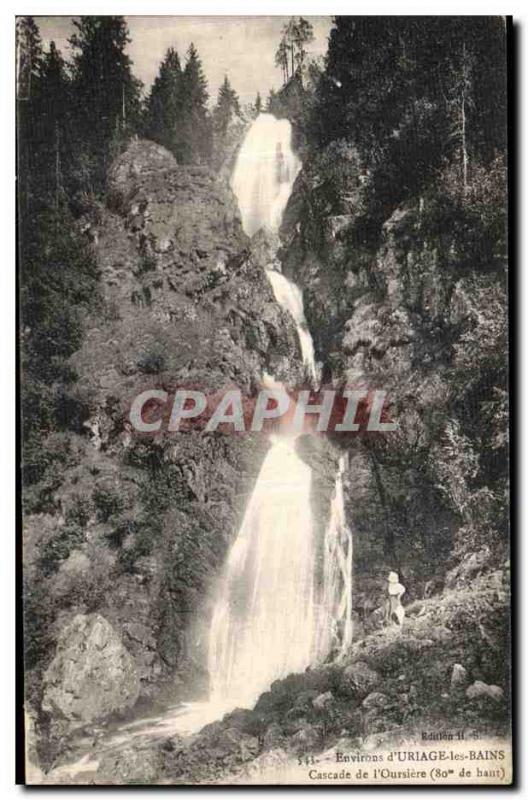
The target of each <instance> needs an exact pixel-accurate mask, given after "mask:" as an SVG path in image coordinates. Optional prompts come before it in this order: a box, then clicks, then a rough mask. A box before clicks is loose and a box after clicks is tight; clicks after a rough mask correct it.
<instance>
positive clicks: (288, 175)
mask: <svg viewBox="0 0 528 800" xmlns="http://www.w3.org/2000/svg"><path fill="white" fill-rule="evenodd" d="M300 168H301V162H300V161H299V159H298V158H297V156H296V155H295V153H294V152H293V150H292V146H291V124H290V123H289V122H288V120H286V119H275V117H274V116H273V115H272V114H259V116H258V117H257V118H256V120H255V121H254V123H253V124H252V126H251V128H250V129H249V131H248V133H247V134H246V138H245V139H244V141H243V143H242V146H241V148H240V151H239V153H238V157H237V160H236V164H235V169H234V171H233V177H232V179H231V188H232V189H233V192H234V194H235V196H236V198H237V200H238V207H239V208H240V214H241V217H242V226H243V228H244V230H245V232H246V233H247V235H248V236H253V234H255V233H256V232H257V231H258V230H260V229H261V228H267V229H268V230H270V231H278V229H279V226H280V224H281V221H282V215H283V212H284V209H285V208H286V204H287V202H288V199H289V197H290V194H291V190H292V188H293V184H294V181H295V178H296V177H297V174H298V172H299V170H300Z"/></svg>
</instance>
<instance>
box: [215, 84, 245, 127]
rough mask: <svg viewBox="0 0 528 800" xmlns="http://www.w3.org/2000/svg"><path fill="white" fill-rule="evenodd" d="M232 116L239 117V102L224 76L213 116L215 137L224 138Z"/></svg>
mask: <svg viewBox="0 0 528 800" xmlns="http://www.w3.org/2000/svg"><path fill="white" fill-rule="evenodd" d="M234 116H240V102H239V100H238V96H237V93H236V92H235V90H234V89H233V88H232V87H231V84H230V83H229V79H228V77H227V75H226V76H225V78H224V82H223V84H222V85H221V87H220V89H219V91H218V100H217V103H216V107H215V110H214V114H213V119H214V130H215V135H217V136H220V137H222V136H225V134H226V131H227V129H228V127H229V123H230V122H231V120H232V119H233V117H234Z"/></svg>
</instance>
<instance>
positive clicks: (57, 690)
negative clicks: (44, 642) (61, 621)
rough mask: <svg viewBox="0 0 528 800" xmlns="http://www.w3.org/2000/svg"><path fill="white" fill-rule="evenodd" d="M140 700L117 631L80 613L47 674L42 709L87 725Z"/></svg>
mask: <svg viewBox="0 0 528 800" xmlns="http://www.w3.org/2000/svg"><path fill="white" fill-rule="evenodd" d="M138 695H139V678H138V675H137V670H136V666H135V663H134V659H133V658H132V656H131V655H130V654H129V652H128V651H127V650H126V648H125V647H124V645H123V643H122V641H121V639H120V637H119V635H118V633H117V632H116V630H115V629H114V628H113V627H112V625H111V624H110V623H109V622H108V621H107V620H106V619H105V618H104V617H102V616H101V615H100V614H88V615H86V614H77V616H75V617H74V618H73V620H72V621H71V622H70V623H69V624H68V625H66V627H64V628H63V630H62V631H61V633H60V635H59V638H58V642H57V650H56V654H55V657H54V659H53V660H52V662H51V664H50V665H49V667H48V669H47V670H46V673H45V675H44V698H43V702H42V708H43V710H44V711H50V712H52V713H53V714H56V713H57V712H58V713H59V714H60V715H62V716H63V717H65V718H66V719H69V720H71V721H76V722H79V723H86V722H92V721H94V720H97V719H100V718H101V717H104V716H106V715H108V714H110V713H112V712H113V711H123V710H124V709H126V708H130V707H131V706H133V705H134V703H135V702H136V700H137V698H138Z"/></svg>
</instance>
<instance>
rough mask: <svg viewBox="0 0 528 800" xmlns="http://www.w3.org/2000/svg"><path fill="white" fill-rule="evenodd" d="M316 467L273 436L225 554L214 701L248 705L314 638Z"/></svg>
mask: <svg viewBox="0 0 528 800" xmlns="http://www.w3.org/2000/svg"><path fill="white" fill-rule="evenodd" d="M311 477H312V476H311V469H310V467H308V466H307V465H306V464H305V463H304V462H303V461H302V460H301V459H300V458H299V456H298V455H297V453H296V452H295V439H293V438H287V437H282V438H276V437H275V438H273V439H272V445H271V447H270V449H269V451H268V453H267V455H266V458H265V459H264V462H263V464H262V468H261V470H260V473H259V476H258V478H257V482H256V485H255V489H254V491H253V494H252V495H251V498H250V501H249V504H248V506H247V509H246V513H245V515H244V519H243V522H242V525H241V528H240V531H239V533H238V536H237V538H236V541H235V543H234V545H233V547H232V548H231V552H230V553H229V557H228V560H227V564H226V568H225V571H224V576H223V579H222V586H221V590H220V595H219V600H218V602H217V605H216V608H215V611H214V615H213V621H212V626H211V635H210V651H209V672H210V676H211V700H212V702H213V703H214V704H215V705H218V706H220V705H222V704H225V705H226V706H227V707H230V708H233V707H235V706H242V707H245V708H248V707H250V706H252V705H253V704H254V703H255V701H256V700H257V698H258V696H259V694H261V693H262V692H263V691H265V690H266V689H268V688H269V686H270V684H271V683H272V681H274V680H275V679H276V678H279V677H282V676H285V675H288V674H289V673H291V672H302V671H304V670H305V669H306V667H307V666H309V664H310V663H311V662H312V658H313V655H314V653H313V647H314V643H315V639H316V637H315V623H316V613H315V604H314V595H315V587H314V542H313V523H312V514H311V509H310V488H311Z"/></svg>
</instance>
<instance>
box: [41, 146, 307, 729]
mask: <svg viewBox="0 0 528 800" xmlns="http://www.w3.org/2000/svg"><path fill="white" fill-rule="evenodd" d="M109 187H110V188H109V196H108V203H107V205H106V206H103V205H96V206H94V207H93V208H92V210H91V211H90V212H89V213H87V214H86V215H85V217H84V218H83V219H82V220H81V222H80V226H81V229H82V230H84V232H85V235H86V237H87V246H90V247H92V248H93V250H94V252H95V256H96V259H97V264H98V267H99V270H100V283H101V288H102V295H103V304H102V307H101V308H98V309H97V313H94V315H93V316H92V317H91V318H89V319H87V320H86V321H85V325H84V328H85V335H84V339H83V343H82V346H81V348H80V349H79V350H78V351H77V352H76V353H75V354H74V355H73V357H72V359H71V367H72V370H73V371H74V374H75V377H76V381H75V383H74V384H72V388H71V405H72V408H74V409H75V413H76V414H77V413H78V414H79V416H80V419H81V420H82V421H83V422H82V425H80V426H79V427H78V428H77V429H76V432H65V433H64V434H61V436H60V437H56V438H57V448H59V452H60V456H61V458H62V461H61V462H60V464H61V466H60V468H58V469H57V471H56V472H55V473H54V474H53V478H52V480H50V481H49V482H48V483H46V484H45V485H43V486H42V487H39V486H36V487H34V489H32V492H33V494H32V498H34V499H32V505H31V511H32V513H28V515H27V522H26V530H27V538H26V550H25V558H26V575H27V576H28V580H29V581H30V583H31V585H32V586H35V587H37V586H38V592H39V593H40V594H39V596H38V597H37V595H35V601H34V605H35V613H36V614H41V613H42V611H43V610H44V609H45V615H44V617H43V618H42V619H40V617H39V619H38V621H37V622H36V623H35V624H36V625H37V635H38V637H39V638H38V642H37V645H36V650H35V652H36V656H35V658H36V667H35V669H34V670H33V672H32V673H31V674H32V678H31V680H32V687H33V689H32V697H33V702H35V703H36V704H37V709H38V708H39V704H41V703H42V697H43V690H44V686H43V681H42V676H43V673H44V670H45V669H46V668H47V667H48V666H49V664H50V661H51V659H53V658H54V653H55V649H56V647H58V648H59V650H58V653H60V652H62V649H63V648H64V647H69V645H68V644H67V639H68V637H69V636H70V635H71V636H73V635H74V632H75V631H76V630H77V627H78V625H80V623H79V622H75V623H73V622H72V620H75V619H77V620H79V619H83V620H86V619H89V620H91V619H93V616H92V615H93V614H94V613H95V614H97V615H98V616H97V619H99V618H103V619H104V620H105V621H106V622H105V623H104V624H105V625H108V626H109V629H110V630H113V631H114V633H115V636H116V637H117V639H118V640H120V641H121V642H122V645H123V647H124V648H126V652H127V653H129V654H130V658H131V659H132V661H131V665H130V675H129V677H130V676H131V675H132V674H134V675H135V676H136V678H135V679H134V680H139V696H140V697H143V698H154V697H156V696H158V695H159V693H160V691H164V687H165V690H166V691H167V692H170V694H171V698H173V697H174V696H175V692H176V693H177V692H178V689H179V687H182V686H183V685H184V684H185V685H186V689H185V692H186V694H187V695H188V693H189V691H194V692H196V693H199V692H200V691H205V690H206V675H205V671H204V663H205V658H206V644H207V634H208V620H209V619H210V614H211V609H210V603H211V596H210V588H211V585H212V581H213V580H214V578H215V576H216V575H217V574H218V570H219V568H220V566H221V564H222V563H223V561H224V558H225V554H226V551H227V548H228V547H229V544H230V542H231V541H232V539H233V537H234V536H235V535H236V531H237V529H238V526H239V524H240V521H241V518H242V515H243V511H244V508H245V504H246V503H245V501H246V497H247V494H248V492H250V491H251V488H252V485H253V482H254V480H255V478H256V476H257V474H258V471H259V468H260V464H261V462H262V459H263V458H264V455H265V452H266V449H267V443H266V440H265V438H264V437H260V436H257V437H256V438H255V437H254V435H251V434H247V435H244V436H228V435H225V436H224V435H219V436H207V435H203V434H201V433H199V432H196V433H195V432H188V433H182V434H179V435H173V436H162V435H160V436H157V437H156V438H155V439H146V438H144V437H143V438H142V437H136V436H134V432H133V431H132V430H131V426H130V423H129V422H128V413H129V409H130V404H131V402H132V400H133V398H134V397H135V396H136V395H137V394H139V393H140V392H142V391H144V390H145V389H146V388H150V387H152V386H158V387H162V388H165V389H166V390H167V391H169V392H170V391H171V390H174V389H176V388H177V387H182V386H184V387H189V386H193V387H196V388H201V389H203V390H204V391H205V392H208V393H213V392H216V391H217V390H219V389H225V388H226V387H228V386H233V385H234V386H237V387H238V388H240V390H241V391H242V392H243V393H244V395H245V396H251V395H252V394H254V393H255V392H256V391H257V390H258V388H259V386H260V382H261V378H262V375H263V373H264V372H267V373H269V374H273V375H275V377H276V378H277V379H279V380H285V381H288V382H291V383H293V384H294V383H296V382H298V381H299V380H300V379H301V377H302V368H301V358H300V349H299V343H298V340H297V335H296V331H295V327H294V324H293V322H292V320H291V319H290V318H289V317H288V315H287V314H285V313H284V312H283V311H282V309H281V308H280V307H279V305H278V304H277V302H276V301H275V298H274V295H273V292H272V289H271V286H270V285H269V282H268V280H267V278H266V275H265V272H264V269H263V267H264V266H265V263H264V262H263V260H264V259H265V258H266V257H267V252H268V250H267V248H266V247H262V246H259V247H257V248H256V250H255V252H254V253H253V252H251V248H250V242H249V240H248V238H247V237H246V235H245V234H244V232H243V230H242V227H241V223H240V219H239V214H238V208H237V203H236V200H235V198H234V196H233V194H232V192H231V190H230V188H229V185H228V183H227V180H226V178H225V175H223V174H222V175H220V176H219V175H218V174H217V173H215V172H214V171H213V170H211V169H209V168H207V167H197V166H188V167H182V166H179V165H178V164H177V163H176V162H175V160H174V158H173V156H172V155H171V154H170V153H168V152H167V151H166V150H164V149H163V148H162V147H160V146H159V145H156V144H154V143H152V142H148V141H144V140H135V141H133V142H131V144H130V145H129V147H128V148H127V150H126V151H125V152H124V153H122V154H121V155H120V156H119V157H118V159H117V160H116V162H115V163H114V165H113V167H112V169H111V172H110V176H109ZM50 446H51V445H50ZM40 597H42V602H40V599H39V598H40ZM79 614H80V615H82V616H81V617H80V618H79V617H78V616H76V615H79ZM99 615H100V617H99ZM70 624H72V625H73V628H72V629H71V628H69V627H68V626H69V625H70ZM64 630H66V631H69V633H68V635H66V634H64ZM105 630H106V628H105ZM75 635H77V634H75ZM79 635H80V634H79ZM72 646H73V645H72ZM39 648H40V649H39ZM57 658H58V659H59V660H58V661H57V659H54V660H53V662H52V665H51V666H49V670H50V671H49V672H48V673H47V677H46V687H45V693H46V699H45V700H44V707H43V708H45V709H49V708H52V707H53V708H54V709H59V710H61V713H64V714H65V716H66V717H67V719H71V720H72V721H73V719H74V718H75V717H76V715H77V714H78V713H80V711H79V709H80V706H81V705H82V702H80V701H79V700H78V698H77V697H76V695H75V694H72V695H71V697H70V695H68V691H69V688H73V689H75V691H77V689H78V687H70V685H69V680H70V678H69V677H66V676H65V675H64V674H63V673H64V671H65V670H66V663H65V662H64V659H63V658H62V656H60V655H58V656H57ZM123 659H125V656H123ZM75 674H77V673H75ZM128 674H129V673H128V672H127V675H128ZM176 676H177V677H176ZM65 680H66V684H67V690H66V689H64V685H66V684H64V681H65ZM130 681H132V678H131V677H130ZM130 686H132V683H130ZM134 686H135V687H136V688H135V689H134V691H132V689H131V690H130V692H128V693H125V695H122V696H121V698H122V700H123V703H122V704H121V705H122V706H123V704H124V705H125V706H126V705H127V704H130V703H132V702H133V700H135V699H136V697H137V696H138V691H137V688H138V685H137V684H136V683H134ZM79 691H80V689H79ZM116 691H117V690H116ZM82 697H83V698H84V695H82ZM97 697H98V696H97V695H96V698H97ZM68 698H70V699H68ZM107 701H108V702H107ZM94 703H95V705H94V707H93V708H92V706H90V704H88V708H89V709H90V710H89V711H88V712H87V714H88V717H89V718H92V717H93V715H98V714H99V713H101V714H104V713H105V709H106V710H108V711H110V710H113V709H114V708H117V707H118V704H114V703H113V701H110V700H109V699H108V698H107V697H106V695H105V696H104V698H103V697H102V698H100V699H94Z"/></svg>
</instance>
